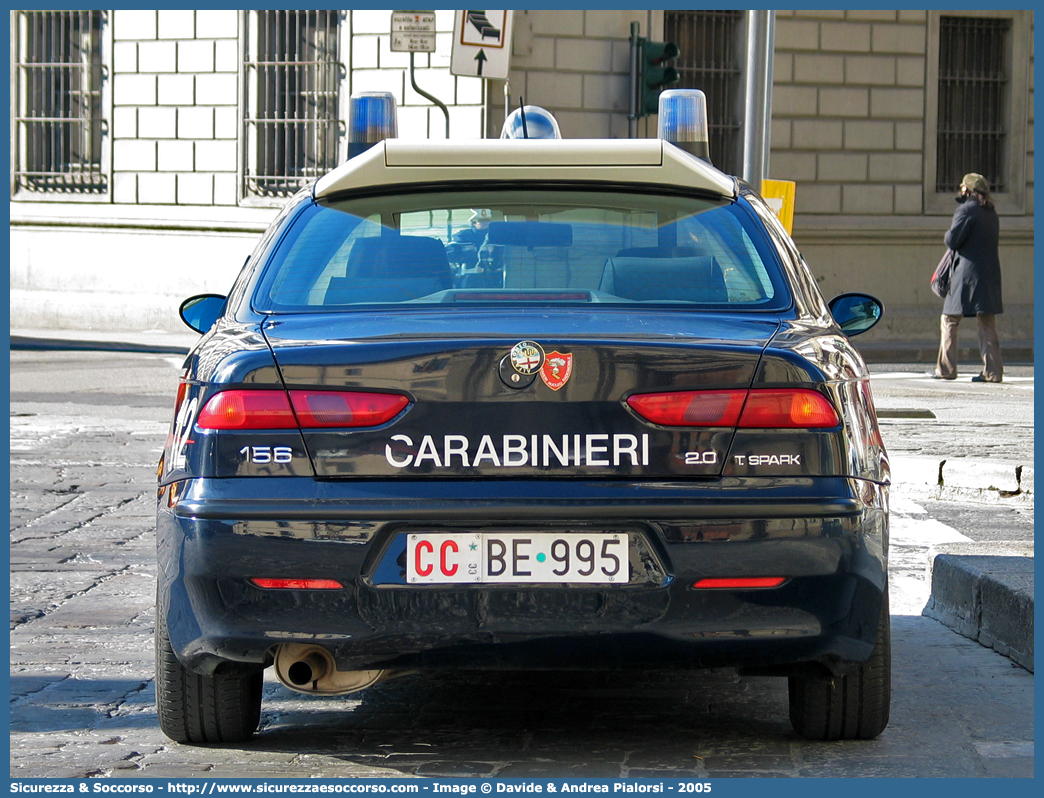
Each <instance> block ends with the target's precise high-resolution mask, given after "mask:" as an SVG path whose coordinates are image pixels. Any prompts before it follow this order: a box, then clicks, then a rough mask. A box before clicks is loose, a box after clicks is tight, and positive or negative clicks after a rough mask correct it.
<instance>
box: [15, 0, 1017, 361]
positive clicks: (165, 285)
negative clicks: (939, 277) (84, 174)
mask: <svg viewBox="0 0 1044 798" xmlns="http://www.w3.org/2000/svg"><path fill="white" fill-rule="evenodd" d="M35 13H51V14H60V13H69V14H71V13H73V12H35ZM95 13H97V14H99V17H98V18H97V19H92V20H90V21H88V22H83V21H82V20H81V21H80V22H79V23H77V24H78V27H76V26H74V27H75V29H76V30H78V31H80V34H79V36H80V38H79V39H78V41H77V42H74V44H73V46H74V48H75V47H79V50H78V51H77V55H78V57H79V58H80V59H81V61H84V62H85V63H86V62H87V61H88V60H90V59H94V63H95V64H97V65H99V66H100V67H101V68H100V70H99V71H98V72H97V74H98V75H100V76H101V77H100V79H98V80H96V81H95V83H96V84H97V85H96V86H95V87H94V88H95V93H94V94H93V95H91V99H90V106H91V107H90V109H89V113H90V114H93V118H94V120H95V122H94V124H93V127H92V130H94V133H93V134H92V135H93V138H89V137H86V136H85V135H81V136H80V140H81V142H88V141H89V142H90V146H88V144H84V143H81V145H80V150H81V152H80V153H79V154H80V157H81V158H82V157H83V152H82V151H84V150H90V153H89V155H90V157H91V158H92V159H93V162H94V166H93V167H92V168H93V171H94V173H95V175H94V179H93V180H92V181H88V183H89V185H85V184H77V183H76V182H75V180H73V182H71V183H69V182H68V176H66V178H62V177H61V176H60V175H59V176H58V177H54V176H46V175H45V176H44V177H40V174H39V173H38V172H34V169H33V166H34V163H33V161H34V158H35V159H36V160H39V159H40V157H41V155H40V153H41V152H43V149H41V145H40V143H39V142H35V143H34V140H33V137H34V135H36V136H37V137H38V138H39V127H38V126H36V127H34V124H35V123H34V122H33V121H32V111H31V109H30V108H28V106H31V105H32V103H33V102H39V101H40V100H39V97H38V96H37V95H34V94H33V92H34V91H36V89H34V84H33V83H32V80H33V78H32V77H30V73H32V72H33V70H34V69H38V67H37V66H35V65H34V64H35V63H36V61H37V60H39V57H40V53H39V52H38V51H33V46H32V43H31V41H30V40H31V39H32V38H33V37H34V36H37V37H39V36H41V35H42V33H48V32H51V33H53V30H54V23H51V22H47V21H46V20H44V21H43V22H41V21H40V19H38V18H34V17H32V14H31V13H27V12H18V11H15V12H12V14H11V30H12V42H11V43H12V48H11V49H12V65H11V66H12V71H11V79H12V109H11V114H12V151H11V164H12V167H11V206H10V207H11V293H12V302H11V309H12V326H17V327H91V328H95V329H105V328H128V327H129V328H133V329H146V328H158V329H165V328H169V329H179V327H178V325H179V324H180V322H178V321H177V319H176V306H177V303H178V301H179V300H180V299H181V298H183V297H185V296H187V295H189V294H192V293H198V292H202V291H213V292H218V293H221V292H223V291H224V290H226V289H227V287H228V285H229V284H230V283H231V281H232V279H233V278H234V276H235V274H236V272H237V271H238V269H239V267H240V265H241V264H242V263H243V260H244V259H245V258H246V256H247V255H248V254H249V253H250V251H251V249H252V248H253V246H254V243H255V242H256V240H257V238H258V236H259V234H260V232H261V231H262V230H263V229H264V227H265V225H266V224H267V222H268V221H269V220H270V219H271V218H272V217H273V216H274V215H275V213H276V212H277V209H278V207H279V206H280V205H281V204H282V202H283V201H284V197H285V195H286V193H287V192H288V191H289V190H290V189H291V188H293V186H295V185H297V184H298V183H299V182H301V181H303V180H305V179H306V178H307V177H308V174H309V171H308V170H309V169H311V170H312V171H313V172H314V171H315V170H321V169H323V168H326V167H328V166H332V165H335V164H336V163H338V162H340V161H342V160H343V158H344V157H345V152H346V139H345V132H346V124H347V123H346V120H347V101H348V97H349V96H350V95H351V94H352V93H353V92H358V91H366V90H387V91H391V92H392V93H393V94H394V95H395V97H396V99H397V101H398V102H399V104H400V107H399V131H400V137H403V138H432V139H439V138H443V137H444V135H445V132H444V131H445V123H444V118H443V114H442V112H441V111H440V110H439V109H437V108H435V107H433V106H432V105H431V104H430V103H429V102H428V101H427V100H425V99H424V98H423V97H421V96H420V95H418V94H417V93H416V92H415V91H414V90H413V88H412V87H411V80H410V75H409V72H410V70H409V65H410V62H409V56H408V55H406V54H403V53H392V52H391V51H390V49H389V29H390V12H388V11H343V12H331V13H329V14H327V12H255V11H238V12H237V11H211V10H199V11H184V10H161V11H124V10H115V11H107V12H95ZM266 14H267V16H266ZM278 14H285V15H287V16H285V17H277V16H273V15H278ZM323 14H327V16H322V15H323ZM699 14H720V15H725V14H732V16H731V17H725V16H721V17H719V18H715V19H714V20H709V18H708V19H702V18H701V19H695V18H694V19H695V22H694V21H693V19H690V18H688V17H686V16H685V15H699ZM1033 16H1034V15H1033V12H1032V11H974V10H958V11H934V10H933V11H888V10H879V11H828V10H822V11H777V12H776V22H775V50H774V81H773V113H772V149H771V159H770V168H769V175H770V176H771V177H773V178H778V179H786V180H793V181H795V182H796V183H797V192H796V194H797V202H796V218H795V224H794V238H795V241H796V242H797V243H798V245H799V247H800V248H801V250H802V252H803V254H804V255H805V258H806V260H807V261H808V263H809V265H810V266H811V267H812V269H813V271H814V272H815V273H816V275H817V277H818V279H819V280H820V283H821V287H822V289H823V292H824V293H825V294H827V295H828V296H829V295H832V294H834V293H838V292H840V291H842V290H863V291H869V292H871V293H874V294H876V295H878V296H879V297H881V299H882V300H883V301H884V302H885V305H886V307H887V309H888V310H887V316H886V319H885V321H884V322H883V323H882V325H880V329H879V330H875V331H874V332H872V333H870V334H869V335H868V336H867V338H871V336H872V338H871V340H873V339H876V340H888V341H910V342H914V341H926V340H932V339H934V337H935V335H936V326H937V315H938V312H939V301H938V300H937V299H936V298H935V297H934V295H932V294H931V292H930V289H929V286H928V277H929V275H930V273H931V270H932V268H933V266H934V264H935V263H936V261H937V260H938V258H939V256H940V255H941V254H942V247H943V244H942V235H943V232H944V231H945V229H946V227H947V225H948V221H949V217H950V215H951V214H952V211H953V208H954V205H953V201H952V195H953V192H952V190H950V189H945V190H942V189H940V185H941V182H945V181H941V177H940V174H939V173H938V172H939V169H940V164H943V163H944V162H946V158H945V157H943V156H941V155H940V151H939V148H940V147H943V146H949V145H946V144H941V143H940V142H941V141H942V138H941V137H942V135H943V132H944V131H943V128H944V127H945V125H944V124H943V123H942V121H941V120H940V117H939V114H940V110H942V112H943V113H944V115H945V114H946V113H950V112H952V110H953V105H954V103H953V101H952V100H949V99H947V98H948V97H949V95H945V96H943V95H941V92H942V93H943V94H945V92H946V91H948V90H949V89H948V88H947V86H949V85H950V84H949V83H947V81H948V80H949V81H952V80H953V78H952V76H951V75H950V73H949V72H946V70H951V71H952V69H951V66H952V65H950V64H949V61H947V59H948V58H949V59H951V60H952V58H951V56H945V57H943V54H941V52H940V48H941V47H942V50H943V51H944V53H945V52H950V51H951V50H953V47H954V45H953V44H952V42H951V39H950V38H947V37H948V36H949V37H951V38H952V34H951V33H950V31H951V29H952V25H953V23H954V21H956V22H957V23H959V24H958V28H957V30H958V34H960V35H964V34H961V33H960V31H962V30H964V29H965V28H967V29H968V30H969V31H971V33H969V34H967V35H971V36H977V35H980V33H977V32H976V31H979V29H980V28H982V29H983V30H986V31H987V33H986V34H981V35H989V36H992V37H993V38H992V39H990V41H992V42H994V43H995V45H996V47H999V48H1000V49H999V50H998V51H997V52H996V53H993V55H992V56H991V57H993V58H994V60H995V61H996V62H997V64H998V65H999V67H998V68H999V69H1000V71H1001V72H1002V73H1003V74H1000V76H999V78H998V79H997V83H998V86H999V88H998V89H997V91H998V92H999V93H998V98H999V99H998V101H997V105H996V108H995V109H994V111H993V113H994V115H995V116H997V117H998V118H999V119H998V122H997V124H998V125H999V130H1000V133H999V134H998V139H997V140H998V141H999V144H998V146H999V147H1000V150H998V151H997V152H998V153H999V154H996V153H995V156H994V157H995V162H994V165H993V166H992V167H991V168H992V169H993V170H994V171H996V172H997V173H998V174H999V175H1001V178H1000V179H1001V180H1002V181H1003V184H1004V185H1003V190H1002V191H1000V192H998V194H997V205H998V209H999V211H1000V212H1001V215H1002V220H1001V228H1002V252H1001V258H1002V264H1003V268H1004V280H1005V284H1004V294H1005V305H1006V312H1005V314H1004V316H1002V317H1001V319H1000V326H1001V333H1002V336H1003V337H1004V338H1006V339H1008V340H1020V341H1027V342H1028V341H1030V340H1031V339H1032V336H1033V313H1032V299H1031V297H1032V291H1033V270H1032V264H1033V224H1032V219H1033V123H1034V119H1033V88H1034V84H1033V72H1034V70H1033V49H1032V48H1033V35H1032V32H1033ZM436 18H437V27H438V31H439V33H438V41H437V51H436V53H434V54H431V55H430V56H429V55H427V54H423V55H419V56H417V57H416V59H415V76H416V81H417V84H418V85H419V86H420V87H421V88H422V89H424V90H425V91H427V92H429V93H431V94H433V95H435V96H436V97H439V98H440V99H442V100H443V101H444V102H445V103H446V104H447V105H448V107H449V113H450V127H451V130H450V135H451V137H453V138H467V137H482V136H495V135H497V134H498V131H499V128H500V124H501V121H502V120H503V115H504V113H503V109H504V101H505V94H506V95H507V96H509V97H510V100H509V102H510V103H511V107H514V106H516V105H517V104H518V100H519V97H524V98H525V102H527V103H531V104H535V105H542V106H544V107H546V108H548V109H549V110H551V111H552V112H553V113H554V114H555V116H556V117H557V119H558V121H559V124H560V126H561V129H562V132H563V135H564V136H566V137H568V138H605V137H610V138H616V137H626V136H627V135H628V119H627V109H628V57H629V42H628V36H629V32H630V25H631V23H632V22H637V23H639V25H640V29H641V32H642V35H646V36H649V37H650V38H652V39H654V40H660V39H663V38H664V37H665V36H667V35H671V36H684V39H683V40H680V41H678V43H679V45H680V46H681V47H682V51H683V52H682V56H681V57H680V58H679V60H678V64H679V67H682V66H683V64H684V63H688V62H687V61H686V59H687V58H689V57H690V56H691V55H692V52H693V51H700V54H701V55H700V57H701V58H704V56H705V53H704V51H707V52H709V51H711V50H713V49H714V48H719V49H721V48H724V49H721V54H720V58H721V59H722V60H721V63H711V64H710V65H709V67H708V66H707V65H706V64H704V66H705V67H707V69H708V70H710V71H704V72H699V71H698V69H700V68H703V67H700V66H699V65H696V70H697V71H687V70H686V68H682V69H681V71H682V73H683V83H684V82H685V81H689V82H693V81H696V82H697V83H698V82H699V81H700V80H703V78H702V77H699V76H700V75H708V74H712V73H713V74H718V73H722V74H725V73H729V74H731V75H732V78H734V79H731V83H728V84H727V85H728V86H731V88H727V89H726V84H725V83H722V84H720V86H721V87H722V88H721V89H720V91H719V90H718V87H719V84H718V83H714V84H713V86H711V85H707V86H704V85H699V87H700V88H704V89H705V90H706V91H708V93H714V97H712V99H711V105H712V116H713V115H720V116H721V117H722V118H721V119H720V120H718V121H719V122H720V123H721V127H722V130H723V131H724V133H723V135H726V136H728V135H732V134H733V133H735V130H736V129H737V126H738V125H741V124H742V118H741V114H740V115H739V117H737V114H739V110H738V107H739V106H741V100H742V98H741V97H740V98H739V99H738V100H737V97H735V96H733V95H734V94H735V92H736V91H737V90H741V87H742V71H743V68H744V60H743V57H742V56H743V52H742V50H743V32H744V27H743V26H744V24H745V16H744V14H743V12H670V11H668V12H664V11H656V10H630V11H628V10H611V11H606V10H597V11H594V10H586V11H582V10H577V11H550V10H541V11H516V12H515V22H514V41H513V42H512V62H511V65H512V66H511V72H510V75H509V80H508V82H507V87H506V88H507V91H505V85H504V81H489V82H488V85H484V82H483V81H482V80H480V79H477V78H465V77H455V76H453V75H451V74H450V73H449V57H450V37H451V35H452V34H451V31H452V23H453V12H451V11H440V12H437V15H436ZM962 20H963V21H964V22H967V25H965V28H961V27H960V24H964V23H963V22H962ZM980 23H981V24H980ZM41 26H42V27H41ZM48 26H50V27H48ZM701 26H702V27H701ZM947 26H951V27H947ZM983 26H985V27H983ZM88 28H89V29H90V30H87V29H88ZM84 31H87V32H86V33H85V32H84ZM990 31H993V33H990ZM708 32H709V33H708ZM291 33H292V34H293V36H290V35H288V34H291ZM701 36H702V37H703V38H700V37H701ZM708 36H713V37H717V38H715V39H713V41H712V39H710V38H708ZM90 37H93V38H90ZM280 37H282V38H280ZM294 37H296V38H297V39H298V40H299V41H300V42H305V45H307V48H311V49H310V50H308V52H311V53H313V54H314V53H320V54H321V58H320V57H319V56H315V57H314V58H313V56H308V55H307V54H305V53H304V52H303V49H302V52H297V51H294V52H290V50H291V49H293V48H292V47H291V46H290V45H288V44H286V42H287V41H289V40H291V39H293V38H294ZM88 40H90V41H91V42H93V44H91V45H90V46H88V45H87V42H88ZM280 42H283V43H282V44H280ZM948 42H949V43H948ZM305 45H300V48H305ZM266 48H267V50H266ZM288 48H290V49H288ZM307 48H305V49H307ZM947 48H949V50H948V49H947ZM38 49H39V48H38ZM687 50H688V51H689V52H688V53H687V52H686V51H687ZM88 51H89V52H88ZM52 55H53V54H52ZM308 58H313V61H315V60H318V61H322V59H325V61H324V62H323V63H325V64H326V66H322V65H321V66H320V67H317V68H316V70H315V71H314V74H312V73H309V74H308V75H305V74H304V73H303V72H300V73H299V72H294V73H293V74H299V78H300V80H301V81H302V83H301V86H300V94H301V96H305V97H307V99H308V103H310V107H311V108H312V111H310V112H307V113H305V114H304V116H306V117H309V119H308V121H307V125H306V126H307V127H308V130H310V131H311V133H310V138H309V139H308V140H307V141H306V140H304V139H300V138H299V139H298V140H296V143H293V142H292V141H291V140H290V139H291V138H292V136H291V134H289V133H288V132H287V131H289V130H290V127H289V126H288V125H286V124H284V123H283V122H280V121H277V122H271V121H266V120H270V119H271V118H278V119H284V118H285V115H286V114H287V113H291V112H288V111H287V109H286V107H284V106H280V105H279V102H282V101H278V102H277V100H278V98H276V100H273V99H272V97H274V96H275V95H274V94H273V86H276V88H278V85H277V84H278V80H276V79H274V78H271V76H270V77H269V78H265V77H264V74H265V72H264V70H265V68H266V66H265V65H266V63H268V62H270V61H271V60H273V59H274V60H283V61H294V60H295V59H297V60H298V61H301V62H303V61H305V60H307V59H308ZM34 59H35V60H34ZM944 62H945V63H944ZM294 69H298V68H297V67H294ZM715 70H716V71H715ZM941 70H942V72H946V74H942V73H941ZM279 74H281V75H283V74H291V73H289V72H285V71H284V72H280V73H279ZM693 75H696V77H693ZM958 77H959V76H958ZM266 80H267V82H266ZM737 87H740V88H739V89H737ZM81 88H82V87H81ZM280 90H281V91H283V95H281V96H285V95H286V94H287V92H286V91H285V87H283V89H280ZM726 90H727V91H728V92H731V94H730V99H729V100H728V101H724V100H722V99H721V98H720V97H719V96H718V95H719V94H723V93H724V92H725V91H726ZM82 93H83V92H81V94H82ZM266 103H267V105H266ZM277 106H278V107H277ZM717 106H720V109H719V110H714V109H715V107H717ZM317 109H318V110H317ZM947 109H949V110H947ZM84 113H87V112H85V111H84V110H83V108H81V109H80V114H81V116H83V114H84ZM298 113H300V112H298ZM280 114H283V116H280ZM309 114H310V116H309ZM263 117H264V118H263ZM712 121H713V120H712ZM655 122H656V119H655V116H653V117H649V118H646V119H643V120H641V122H640V123H639V124H638V130H637V134H638V135H639V136H650V135H655V134H656V128H655ZM729 131H731V133H730V132H729ZM81 133H82V131H81ZM280 137H282V138H283V139H286V141H283V143H282V144H280V140H281V139H280ZM27 140H28V148H27ZM726 140H729V141H731V140H732V139H727V138H726V139H722V141H726ZM287 142H289V143H287ZM34 146H35V147H36V149H35V150H33V147H34ZM722 146H723V147H724V146H725V145H722ZM729 146H731V145H729ZM52 149H53V147H52ZM74 149H75V147H74ZM47 152H51V151H50V150H47ZM34 153H35V154H34ZM266 153H268V155H266ZM45 154H46V153H45ZM52 155H53V153H52ZM713 155H714V153H713V152H712V156H713ZM266 158H268V159H269V160H266ZM272 158H274V159H275V160H276V161H278V160H279V159H280V158H282V159H284V160H289V161H293V162H294V163H296V164H297V166H298V167H300V168H297V169H296V172H295V171H294V169H290V171H291V172H293V173H294V174H296V175H297V177H295V178H294V179H291V180H290V181H289V182H281V178H280V177H279V174H282V173H279V174H276V175H272V174H268V173H269V172H271V171H272V168H273V167H272V163H271V159H272ZM295 159H296V160H295ZM722 160H723V161H725V162H726V163H727V162H728V161H729V158H728V157H723V158H722ZM734 160H735V159H733V161H734ZM951 161H952V159H951ZM302 164H303V166H302ZM284 165H285V164H284ZM952 168H953V165H952V162H951V163H950V169H951V171H952ZM278 169H279V164H278V163H277V164H276V172H278ZM961 169H962V172H964V171H982V172H985V171H986V168H985V167H983V166H980V165H978V164H976V163H968V164H967V165H966V166H962V167H961ZM44 171H46V170H44ZM63 179H65V180H66V181H67V182H66V183H64V184H63V183H62V180H63ZM77 179H80V178H77ZM295 180H296V181H297V182H295ZM940 181H941V182H940ZM860 340H864V339H860Z"/></svg>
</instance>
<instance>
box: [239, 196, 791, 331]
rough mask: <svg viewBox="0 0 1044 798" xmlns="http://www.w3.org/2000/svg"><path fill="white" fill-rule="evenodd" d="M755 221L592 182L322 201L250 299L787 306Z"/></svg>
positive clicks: (292, 308) (309, 305)
mask: <svg viewBox="0 0 1044 798" xmlns="http://www.w3.org/2000/svg"><path fill="white" fill-rule="evenodd" d="M760 225H761V223H760V222H759V221H758V220H757V218H756V217H755V215H754V214H753V213H751V212H750V210H749V209H747V208H746V207H744V206H743V205H741V204H739V203H734V202H715V201H711V200H705V199H698V198H694V197H687V196H671V195H659V194H649V193H630V192H626V191H604V192H599V191H594V190H590V189H587V190H556V191H553V190H548V189H542V190H535V189H527V188H518V189H515V188H512V189H503V190H487V191H452V192H450V191H446V192H428V193H417V194H388V195H381V196H369V197H364V198H354V199H342V200H334V201H321V202H317V203H314V204H312V205H310V206H309V207H307V208H306V209H305V210H304V211H302V212H301V213H300V215H299V216H297V218H296V219H295V220H294V222H293V225H292V227H291V228H290V229H289V231H288V232H287V233H286V235H284V237H283V240H282V241H281V242H280V243H279V246H278V247H277V249H276V250H275V252H274V253H273V255H272V257H271V259H270V261H269V263H268V265H267V267H266V271H265V273H264V274H263V276H262V278H261V280H260V282H259V285H258V289H257V291H256V293H255V296H254V301H253V305H254V307H255V309H256V310H259V311H262V312H277V313H278V312H302V311H322V310H344V309H353V308H363V307H372V306H387V305H396V306H416V305H432V304H446V305H470V306H475V305H494V306H496V305H504V304H518V303H524V304H538V305H540V304H555V305H560V304H566V305H570V304H591V303H610V304H614V305H621V304H624V305H669V306H679V305H680V306H699V307H710V308H722V307H725V308H744V309H750V310H757V309H764V310H775V309H780V308H784V307H787V306H788V305H789V302H790V298H789V295H788V293H787V290H786V288H785V282H784V279H783V276H782V274H781V272H780V267H779V265H778V262H777V261H776V259H775V256H774V254H773V253H774V250H773V249H772V246H771V244H770V243H769V241H768V240H767V237H766V236H765V233H764V231H763V229H762V228H761V227H760Z"/></svg>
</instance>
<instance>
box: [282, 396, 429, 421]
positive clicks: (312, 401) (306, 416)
mask: <svg viewBox="0 0 1044 798" xmlns="http://www.w3.org/2000/svg"><path fill="white" fill-rule="evenodd" d="M290 401H291V402H293V404H294V412H296V413H297V418H298V420H299V421H300V422H301V426H302V427H303V428H305V429H308V428H310V427H375V426H377V425H378V424H384V423H385V422H387V421H391V420H392V419H393V418H395V417H396V416H397V415H399V413H401V412H402V411H403V409H404V408H405V407H406V405H408V404H409V403H410V400H409V399H407V398H406V397H405V396H403V395H402V394H397V393H360V392H358V391H290Z"/></svg>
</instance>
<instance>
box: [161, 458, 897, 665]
mask: <svg viewBox="0 0 1044 798" xmlns="http://www.w3.org/2000/svg"><path fill="white" fill-rule="evenodd" d="M887 526H888V525H887V500H886V488H885V487H884V486H880V485H877V484H874V483H870V482H866V481H864V480H855V479H841V478H801V479H760V480H759V479H719V480H708V481H689V482H682V481H678V482H645V483H637V482H624V481H620V482H610V481H598V482H588V481H580V480H576V481H573V480H558V481H554V482H551V481H537V480H488V481H481V482H479V481H467V480H460V481H454V480H446V481H435V480H424V481H415V482H406V481H403V480H396V481H363V480H359V481H347V480H345V481H337V482H334V481H329V482H322V481H316V480H312V479H309V478H300V479H297V478H285V477H281V478H273V479H265V478H244V479H210V480H207V479H197V480H189V481H186V482H183V483H177V484H176V486H175V487H173V488H169V487H168V488H166V489H164V490H163V491H161V494H160V502H159V511H158V535H157V544H158V551H159V560H160V569H159V572H160V577H159V587H160V590H159V601H160V602H161V604H162V608H163V610H164V613H165V617H166V618H167V623H168V627H169V632H170V639H171V642H172V645H173V647H174V650H175V652H176V653H177V655H178V657H179V658H180V659H181V660H182V662H183V663H185V664H186V666H188V667H189V668H192V669H194V670H197V671H200V672H210V671H212V670H213V669H214V668H215V667H216V666H217V665H219V664H221V663H222V662H228V661H233V662H239V663H243V664H245V665H248V666H249V665H251V664H252V665H258V664H263V663H266V662H268V661H270V657H271V652H272V651H273V650H274V647H275V646H277V645H279V644H281V643H291V642H299V643H300V642H311V643H318V644H321V645H324V646H326V647H327V648H329V649H330V650H331V652H332V653H333V654H334V657H335V659H336V660H337V662H338V667H339V668H340V669H345V670H348V669H363V668H376V667H393V668H416V667H420V668H425V667H431V668H434V667H467V668H478V667H481V668H494V667H513V668H517V667H520V668H611V667H621V668H622V667H642V668H650V667H688V668H692V667H711V666H738V667H754V668H772V667H775V666H787V665H791V664H795V663H806V662H824V663H828V664H829V663H831V662H833V661H839V660H840V661H861V660H865V659H866V657H867V656H869V654H870V650H871V648H872V645H873V640H874V634H875V630H876V625H877V619H878V613H879V610H880V602H881V597H882V594H883V591H884V589H885V585H886V556H887ZM491 527H495V528H498V529H503V528H517V529H529V530H534V529H537V530H550V529H568V530H570V531H589V532H594V531H605V530H607V529H612V530H616V529H625V530H627V531H629V532H631V533H632V534H637V535H640V536H641V537H642V539H643V540H644V541H646V542H647V543H648V547H649V550H650V552H651V559H652V560H653V561H654V563H653V565H654V566H655V567H651V568H650V570H649V572H648V573H647V574H645V576H644V578H643V579H642V580H640V581H638V582H632V584H629V585H620V586H608V587H607V586H597V585H592V586H575V585H574V586H568V587H566V586H524V585H510V586H509V585H495V586H493V585H425V586H407V585H405V584H404V583H400V584H395V583H394V582H388V580H386V579H385V580H383V583H382V579H381V578H376V576H377V574H378V566H379V565H380V564H381V563H382V562H384V563H385V564H386V563H387V559H386V555H388V553H389V552H391V551H393V550H394V547H395V546H396V541H399V540H401V536H402V535H404V534H406V533H407V532H409V531H417V530H426V531H432V530H436V531H460V530H481V529H484V528H491ZM386 571H387V569H386V568H385V572H386ZM758 576H784V577H786V578H787V581H786V582H785V583H784V584H783V585H781V586H779V587H776V588H771V589H746V590H733V589H714V590H698V589H693V587H692V585H693V583H694V582H696V581H697V580H698V579H702V578H707V577H758ZM252 577H269V578H323V579H335V580H337V581H339V582H341V583H342V584H343V585H344V586H345V587H344V589H342V590H263V589H260V588H258V587H255V586H254V585H253V584H252V583H250V582H249V579H250V578H252Z"/></svg>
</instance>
